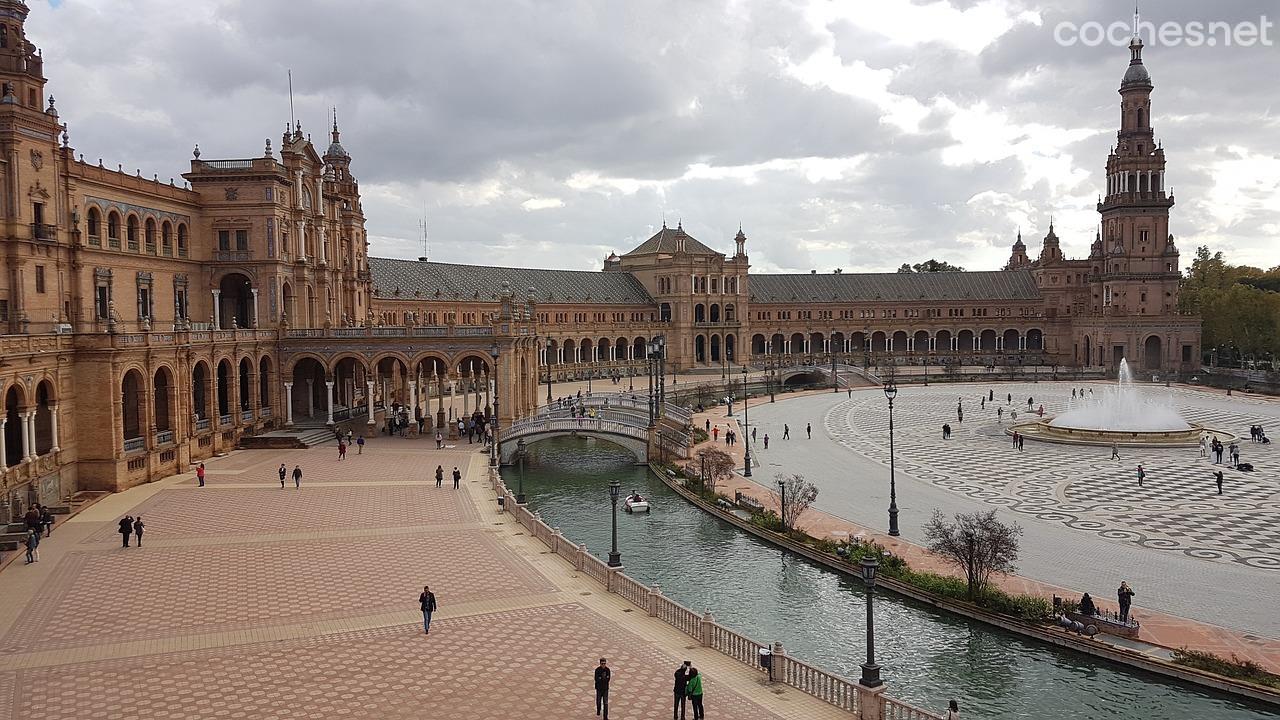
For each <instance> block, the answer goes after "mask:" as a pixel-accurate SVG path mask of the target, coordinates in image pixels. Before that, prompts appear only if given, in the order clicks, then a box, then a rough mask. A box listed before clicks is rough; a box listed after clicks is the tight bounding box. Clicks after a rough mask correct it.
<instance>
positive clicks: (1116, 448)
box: [1111, 442, 1120, 460]
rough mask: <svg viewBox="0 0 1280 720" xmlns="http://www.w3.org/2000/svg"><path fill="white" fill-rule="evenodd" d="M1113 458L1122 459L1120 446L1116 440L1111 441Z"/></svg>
mask: <svg viewBox="0 0 1280 720" xmlns="http://www.w3.org/2000/svg"><path fill="white" fill-rule="evenodd" d="M1111 459H1112V460H1119V459H1120V446H1119V445H1117V444H1116V443H1114V442H1113V443H1111Z"/></svg>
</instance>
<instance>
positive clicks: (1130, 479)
mask: <svg viewBox="0 0 1280 720" xmlns="http://www.w3.org/2000/svg"><path fill="white" fill-rule="evenodd" d="M992 387H993V389H995V390H997V393H996V395H997V397H996V399H995V401H994V402H988V403H986V407H985V409H984V408H981V407H980V402H979V401H980V398H981V397H982V396H983V395H985V388H982V390H983V392H982V393H981V394H980V393H979V392H976V391H977V390H978V388H974V387H972V386H964V387H959V388H957V387H954V386H953V387H948V386H946V385H931V386H927V387H921V386H913V387H909V388H904V389H903V390H902V391H901V392H900V397H899V400H898V402H896V403H895V404H894V411H893V414H894V452H895V464H896V466H897V469H898V471H899V472H904V473H906V474H908V475H910V476H911V477H913V478H915V479H917V480H920V481H923V482H928V483H932V484H933V485H935V486H937V487H940V488H944V489H946V490H948V491H950V492H954V493H958V494H961V495H964V496H966V497H969V498H973V499H977V500H981V501H983V502H985V503H987V504H989V505H995V506H999V507H1002V508H1007V509H1009V510H1012V511H1014V512H1020V513H1026V514H1029V515H1032V516H1034V517H1036V518H1037V519H1039V520H1042V521H1046V522H1055V523H1060V524H1062V525H1064V526H1066V527H1069V528H1072V529H1074V530H1077V531H1082V532H1091V533H1095V534H1097V535H1098V536H1100V537H1103V538H1106V539H1108V540H1113V541H1118V542H1122V543H1130V544H1133V545H1137V546H1140V547H1144V548H1149V549H1155V550H1163V551H1171V552H1180V553H1183V554H1185V555H1187V556H1189V557H1194V558H1199V559H1203V560H1213V561H1219V562H1233V563H1239V564H1242V565H1246V566H1248V567H1254V568H1262V569H1269V570H1280V470H1277V466H1280V450H1277V449H1276V448H1277V447H1280V443H1272V444H1270V445H1262V444H1260V443H1253V442H1250V441H1249V426H1250V425H1255V424H1259V423H1260V424H1262V425H1263V427H1264V428H1268V429H1269V430H1270V432H1271V434H1272V435H1280V403H1275V402H1268V401H1265V400H1261V399H1257V398H1248V397H1232V398H1225V397H1223V396H1221V395H1215V394H1210V393H1205V392H1201V391H1199V390H1194V389H1189V388H1176V389H1172V390H1168V389H1165V388H1148V389H1147V392H1153V393H1169V394H1170V395H1171V396H1172V399H1173V403H1174V405H1175V406H1176V407H1177V408H1178V410H1179V411H1180V412H1181V413H1182V415H1183V417H1185V418H1186V419H1187V420H1188V421H1190V422H1195V423H1200V424H1202V425H1205V426H1207V427H1211V428H1214V429H1219V430H1225V431H1228V432H1232V433H1234V434H1236V435H1238V436H1241V437H1242V440H1241V441H1240V442H1239V444H1240V459H1241V461H1242V462H1251V463H1253V464H1254V467H1255V468H1256V469H1255V471H1254V472H1252V473H1245V472H1240V471H1237V470H1234V469H1232V468H1231V467H1230V466H1229V465H1226V464H1223V465H1214V464H1213V462H1212V458H1211V457H1207V458H1201V457H1200V451H1199V449H1198V448H1122V449H1121V450H1120V454H1121V460H1119V461H1113V460H1111V459H1110V457H1111V448H1110V447H1093V446H1071V445H1058V444H1053V443H1043V442H1036V441H1034V440H1030V439H1028V440H1027V441H1026V442H1025V444H1024V450H1023V451H1021V452H1019V451H1017V450H1015V449H1013V443H1012V439H1011V438H1010V437H1009V436H1007V435H1005V433H1004V430H1005V428H1006V427H1007V426H1008V424H1009V422H1010V413H1009V411H1010V409H1016V410H1018V415H1019V420H1020V421H1021V420H1025V419H1028V417H1029V416H1031V414H1030V413H1027V412H1026V408H1027V404H1026V401H1027V398H1028V397H1030V398H1032V399H1033V401H1034V405H1035V406H1036V407H1037V408H1038V407H1039V406H1040V405H1041V404H1043V405H1044V408H1045V416H1046V417H1048V416H1050V415H1054V414H1057V413H1059V412H1062V411H1064V410H1066V409H1067V406H1068V405H1069V403H1070V401H1071V388H1072V387H1086V388H1087V387H1093V388H1099V387H1100V386H1099V385H1098V384H1094V383H1084V384H1082V385H1077V384H1066V383H1036V384H1030V383H1023V384H1012V385H1010V384H1003V383H1001V384H993V385H992ZM1009 394H1012V395H1013V402H1012V404H1008V403H1007V396H1008V395H1009ZM958 402H959V403H961V404H963V407H964V417H965V421H964V422H959V421H958V420H957V417H956V405H957V403H958ZM997 407H1004V417H1003V422H1001V421H1000V420H999V419H998V418H997V413H996V408H997ZM943 423H949V424H950V425H951V429H952V435H951V439H950V440H946V441H944V440H942V431H941V428H942V424H943ZM824 424H825V426H826V430H827V433H828V434H829V435H830V436H831V437H832V438H834V439H835V440H836V441H837V442H839V443H840V444H842V445H844V446H845V447H846V448H848V449H849V450H852V451H853V452H856V453H858V454H860V455H862V456H864V457H865V458H867V459H868V460H870V461H872V462H876V463H880V464H882V465H885V466H888V464H889V463H888V456H889V448H888V442H887V441H888V413H887V412H886V404H885V400H884V398H883V397H879V396H878V393H864V394H862V395H860V396H858V397H855V398H853V399H852V400H847V401H845V402H841V403H838V404H837V405H835V406H834V407H832V408H831V410H829V411H828V412H827V414H826V416H825V418H824ZM1139 463H1141V464H1142V466H1143V469H1144V471H1145V473H1146V477H1145V479H1144V481H1143V486H1142V487H1138V484H1137V472H1136V471H1137V465H1138V464H1139ZM1216 470H1222V472H1223V473H1224V476H1225V478H1224V483H1223V495H1221V496H1219V495H1218V494H1217V487H1216V485H1215V484H1214V478H1213V472H1214V471H1216Z"/></svg>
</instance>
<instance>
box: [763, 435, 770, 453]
mask: <svg viewBox="0 0 1280 720" xmlns="http://www.w3.org/2000/svg"><path fill="white" fill-rule="evenodd" d="M764 449H765V450H768V449H769V433H765V434H764Z"/></svg>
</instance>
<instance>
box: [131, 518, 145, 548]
mask: <svg viewBox="0 0 1280 720" xmlns="http://www.w3.org/2000/svg"><path fill="white" fill-rule="evenodd" d="M146 527H147V526H146V525H143V524H142V516H141V515H139V516H138V517H136V518H134V519H133V535H134V537H136V538H138V547H142V531H143V530H145V529H146Z"/></svg>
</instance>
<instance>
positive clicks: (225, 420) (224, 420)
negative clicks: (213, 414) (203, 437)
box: [218, 415, 231, 427]
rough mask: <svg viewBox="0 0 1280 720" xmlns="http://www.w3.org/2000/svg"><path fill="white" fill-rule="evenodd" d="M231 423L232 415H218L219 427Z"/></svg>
mask: <svg viewBox="0 0 1280 720" xmlns="http://www.w3.org/2000/svg"><path fill="white" fill-rule="evenodd" d="M230 424H231V416H230V415H219V416H218V427H226V426H227V425H230Z"/></svg>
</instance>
